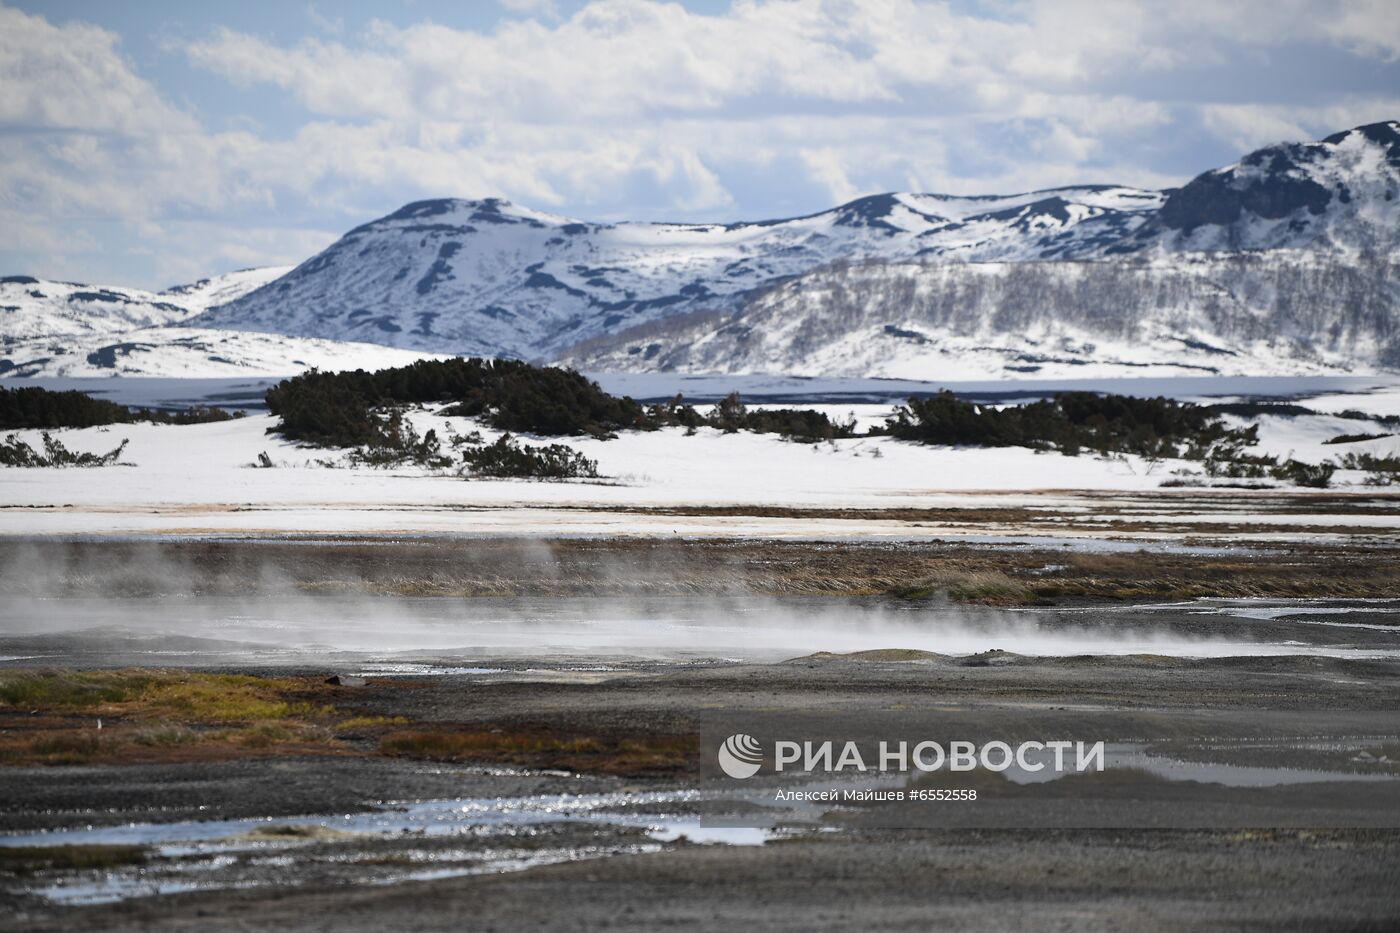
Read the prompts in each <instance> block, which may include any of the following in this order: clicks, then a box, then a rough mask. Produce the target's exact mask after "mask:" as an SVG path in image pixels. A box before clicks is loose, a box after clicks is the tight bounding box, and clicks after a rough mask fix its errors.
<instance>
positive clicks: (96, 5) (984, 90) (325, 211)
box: [0, 0, 1400, 287]
mask: <svg viewBox="0 0 1400 933" xmlns="http://www.w3.org/2000/svg"><path fill="white" fill-rule="evenodd" d="M1397 117H1400V3H1395V2H1393V0H1268V2H1258V0H1240V2H1234V3H1228V4H1225V3H1219V2H1217V0H1175V2H1158V0H1112V2H1103V0H1094V2H1088V0H984V2H972V0H968V2H954V3H942V2H922V0H744V2H735V3H730V2H727V0H705V2H698V0H697V2H687V3H684V4H662V3H655V2H650V0H593V2H584V0H553V2H551V0H501V2H474V3H462V2H434V0H412V2H410V0H404V2H398V3H386V2H376V3H368V2H337V3H330V2H320V3H302V2H298V0H284V2H280V3H268V2H262V0H242V2H240V3H237V4H210V3H198V4H196V3H190V2H188V0H186V2H167V0H150V2H144V3H143V2H135V0H133V2H123V3H113V2H102V0H50V2H11V3H8V4H5V3H4V2H3V0H0V272H4V273H29V274H35V275H40V276H46V277H53V278H63V279H70V280H77V281H87V282H95V283H103V284H125V285H141V286H147V287H163V286H166V285H170V284H174V283H176V282H180V281H186V280H190V279H193V278H197V277H199V276H202V275H206V274H211V273H216V272H222V271H228V270H231V269H235V268H240V267H245V266H249V265H266V264H279V263H293V262H298V261H300V260H302V259H305V258H306V257H308V256H310V255H311V254H313V253H314V252H316V251H317V250H319V249H321V248H323V247H324V246H326V245H328V244H329V243H330V242H331V241H332V240H333V239H334V238H335V237H336V236H338V235H339V234H340V233H342V232H343V231H345V230H347V229H349V228H350V227H352V226H355V225H357V224H359V223H362V222H364V221H366V220H369V219H372V218H374V217H377V216H380V215H382V214H385V213H387V212H389V211H391V210H393V209H394V208H396V207H398V206H399V205H400V204H402V203H404V202H406V201H409V200H413V199H417V198H423V197H441V196H460V197H484V196H490V195H500V196H505V197H508V198H510V199H512V200H515V201H517V202H519V203H522V204H528V205H530V206H532V207H536V208H539V209H543V210H550V211H554V212H557V213H561V214H568V215H572V216H577V217H582V218H586V219H592V220H612V219H623V218H630V219H642V220H663V219H666V220H672V219H674V220H722V221H729V220H736V219H759V218H767V217H774V216H787V215H794V214H803V213H809V212H812V211H816V210H820V209H822V208H825V207H828V206H830V205H832V204H835V203H838V202H840V201H843V200H848V199H850V198H852V197H856V196H859V195H862V194H869V193H873V192H877V191H889V190H923V191H946V192H955V193H992V192H999V193H1006V192H1012V191H1019V190H1028V189H1032V188H1040V187H1050V186H1055V185H1065V184H1073V183H1079V182H1115V183H1121V184H1132V185H1141V186H1144V187H1166V186H1171V185H1176V184H1180V183H1181V182H1182V181H1184V180H1186V179H1188V178H1189V177H1191V176H1192V175H1194V174H1196V173H1197V172H1199V171H1201V170H1204V169H1206V168H1210V167H1213V166H1217V165H1221V164H1227V163H1229V162H1232V161H1234V160H1235V159H1236V158H1238V157H1239V156H1240V155H1241V154H1243V153H1244V152H1245V151H1247V150H1248V149H1250V148H1252V147H1257V146H1260V145H1264V144H1267V143H1270V142H1276V141H1280V140H1285V139H1307V138H1316V137H1318V136H1321V135H1325V134H1327V133H1330V132H1333V131H1335V130H1338V129H1343V128H1346V127H1349V126H1353V125H1356V124H1359V123H1364V122H1372V121H1376V120H1382V119H1393V118H1397Z"/></svg>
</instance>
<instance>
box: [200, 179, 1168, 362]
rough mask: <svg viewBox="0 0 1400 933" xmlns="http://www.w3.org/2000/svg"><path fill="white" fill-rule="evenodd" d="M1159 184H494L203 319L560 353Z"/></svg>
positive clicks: (1148, 199) (1146, 196) (1048, 248)
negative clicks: (538, 189) (646, 208)
mask: <svg viewBox="0 0 1400 933" xmlns="http://www.w3.org/2000/svg"><path fill="white" fill-rule="evenodd" d="M1162 201H1163V198H1162V195H1161V194H1159V193H1158V192H1153V191H1139V190H1136V189H1131V188H1113V187H1087V188H1065V189H1060V190H1056V191H1039V192H1033V193H1030V194H1021V195H1014V196H1011V197H985V198H966V197H948V196H944V195H926V194H882V195H874V196H871V197H867V198H862V199H860V200H858V201H853V202H851V203H850V204H845V205H842V206H840V207H837V208H833V209H831V210H828V211H823V212H822V213H820V214H814V215H812V216H809V217H799V218H795V219H791V220H779V221H764V222H760V223H739V224H727V225H722V224H644V223H618V224H593V223H585V222H583V221H578V220H572V219H570V218H567V217H558V216H555V215H552V214H543V213H540V212H538V211H533V210H530V209H528V208H523V207H518V206H516V205H513V204H511V203H509V202H507V201H501V200H496V199H488V200H484V201H459V200H440V201H420V202H417V203H414V204H409V205H407V206H406V207H404V208H402V209H400V210H398V211H395V212H394V213H392V214H390V215H389V216H387V217H384V218H381V219H380V220H376V221H373V222H372V223H368V224H365V225H364V226H362V227H357V228H356V229H354V230H352V231H350V232H349V233H347V234H346V235H345V236H344V237H342V238H341V239H340V240H339V241H337V242H336V243H334V244H333V245H332V246H330V247H329V248H328V249H326V250H325V251H324V252H322V253H320V254H319V255H317V256H315V257H313V258H312V259H310V260H308V261H307V262H305V263H302V264H301V265H300V266H298V267H297V268H296V269H294V270H293V271H292V272H291V273H289V274H288V275H286V276H284V277H283V278H281V279H279V280H277V281H276V282H272V283H270V284H268V285H266V286H264V287H263V288H260V289H258V290H256V291H253V292H251V293H250V294H248V295H246V296H245V297H243V298H241V299H238V300H236V301H233V302H231V303H229V304H227V305H224V306H223V307H220V308H216V309H213V310H212V311H210V312H208V313H206V314H204V315H201V316H200V318H199V319H198V321H197V322H196V323H198V324H199V325H200V326H206V327H234V328H238V329H247V330H265V331H270V332H278V333H290V334H303V335H312V336H318V337H330V338H335V339H342V340H371V341H374V342H376V343H384V344H389V345H392V346H401V347H415V348H420V349H427V350H447V351H453V352H459V353H464V354H485V355H494V354H505V355H513V356H523V357H527V358H537V357H547V356H550V355H552V354H554V353H556V352H557V351H559V350H561V349H563V348H564V347H567V346H569V345H572V344H574V343H577V342H578V341H580V340H585V339H588V338H590V337H596V336H598V335H600V334H605V333H608V332H610V331H616V330H618V329H622V328H627V327H632V326H635V325H637V324H640V323H643V322H646V321H651V320H655V319H657V318H660V317H664V316H667V315H671V314H675V313H677V312H683V311H688V310H693V309H695V308H702V307H704V308H712V307H716V306H722V305H724V304H726V303H727V302H730V301H732V300H733V299H734V298H735V297H736V296H739V295H742V294H744V293H747V292H750V291H752V290H754V289H756V288H760V287H762V286H765V285H767V284H769V283H771V282H774V281H777V280H780V279H782V278H785V277H788V276H792V275H797V274H800V273H803V272H806V271H809V270H811V269H813V268H816V267H818V266H821V265H824V264H826V263H829V262H832V261H834V260H839V259H850V258H857V259H858V258H874V257H880V258H912V257H916V256H939V257H947V258H957V259H965V260H988V259H1005V260H1013V261H1014V260H1023V259H1034V258H1051V257H1054V258H1059V257H1071V256H1080V255H1088V254H1090V253H1092V252H1094V251H1095V250H1097V249H1100V248H1102V247H1103V246H1104V245H1105V244H1108V243H1112V242H1117V241H1118V240H1120V239H1121V238H1122V237H1123V236H1124V235H1125V234H1127V233H1129V232H1131V231H1133V230H1135V229H1136V228H1137V227H1138V226H1140V225H1141V224H1142V223H1144V222H1146V220H1147V219H1148V218H1149V216H1151V215H1152V214H1153V213H1154V212H1155V211H1156V210H1157V209H1158V208H1159V207H1160V206H1161V204H1162Z"/></svg>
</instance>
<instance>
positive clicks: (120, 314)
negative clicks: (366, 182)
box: [0, 266, 288, 346]
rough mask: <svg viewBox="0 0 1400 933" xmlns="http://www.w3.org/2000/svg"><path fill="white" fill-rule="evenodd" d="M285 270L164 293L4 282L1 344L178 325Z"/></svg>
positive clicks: (24, 278) (20, 279) (235, 275)
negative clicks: (37, 338) (63, 335)
mask: <svg viewBox="0 0 1400 933" xmlns="http://www.w3.org/2000/svg"><path fill="white" fill-rule="evenodd" d="M287 271H288V269H287V267H285V266H275V267H270V268H266V269H244V270H242V271H239V272H230V273H228V274H227V275H219V276H214V277H213V278H208V279H201V280H200V281H198V282H195V283H194V284H192V285H178V286H176V287H174V288H170V289H166V290H165V291H163V292H148V291H143V290H141V289H137V288H115V287H109V286H102V285H82V284H79V283H76V282H52V281H48V280H46V279H36V278H34V277H33V276H28V275H9V276H5V277H3V278H0V339H3V341H4V344H5V345H6V346H8V345H10V344H11V343H14V342H16V341H20V340H26V339H29V338H33V337H55V336H58V335H62V334H75V335H76V334H100V333H114V332H119V331H124V330H130V329H132V328H135V327H150V326H159V325H165V324H175V323H179V322H181V321H184V320H186V319H187V318H189V317H192V316H193V315H195V314H197V313H199V312H200V311H203V310H204V309H205V308H208V307H210V306H211V305H216V304H221V303H224V302H228V301H232V300H234V299H235V298H238V297H240V296H242V295H245V294H247V293H248V292H250V291H252V290H253V289H255V288H258V287H260V286H262V285H264V284H266V283H268V282H271V281H272V280H273V279H276V278H278V277H279V276H282V275H284V274H286V272H287Z"/></svg>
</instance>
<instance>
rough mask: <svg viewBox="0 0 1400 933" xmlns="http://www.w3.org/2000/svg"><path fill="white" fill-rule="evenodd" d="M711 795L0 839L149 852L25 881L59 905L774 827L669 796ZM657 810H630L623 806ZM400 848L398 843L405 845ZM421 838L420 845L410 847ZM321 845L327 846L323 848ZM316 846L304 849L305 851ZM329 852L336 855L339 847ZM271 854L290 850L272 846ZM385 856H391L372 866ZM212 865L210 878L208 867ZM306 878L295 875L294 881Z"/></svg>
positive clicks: (478, 863)
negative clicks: (716, 821)
mask: <svg viewBox="0 0 1400 933" xmlns="http://www.w3.org/2000/svg"><path fill="white" fill-rule="evenodd" d="M717 796H718V795H716V794H713V793H710V794H702V793H701V792H700V791H696V790H690V789H684V790H675V791H657V792H648V793H615V794H585V795H572V794H562V795H542V796H532V797H511V798H464V799H449V800H424V801H412V802H398V803H385V804H382V805H380V806H379V807H378V808H376V809H374V810H372V811H369V812H365V813H347V814H343V815H337V816H306V817H295V818H290V819H272V818H254V819H240V820H205V821H186V822H175V823H134V824H129V825H125V826H110V827H97V828H90V829H89V828H84V829H71V830H57V831H49V832H40V833H27V834H11V835H6V836H0V846H64V845H143V846H148V847H150V850H151V855H152V859H151V861H150V862H149V863H147V864H146V865H144V866H140V867H134V868H129V869H120V870H116V871H112V872H110V873H108V874H106V875H103V876H101V877H98V878H96V879H93V878H91V877H90V876H88V875H84V876H82V877H77V878H74V877H67V878H59V879H57V880H56V881H54V882H52V883H49V884H43V885H40V886H38V887H35V888H32V889H30V893H34V894H38V895H39V896H41V897H44V898H46V899H47V900H50V901H53V902H55V903H62V904H100V903H110V902H113V901H118V900H123V899H126V898H134V897H152V896H161V895H168V894H178V893H182V892H187V891H195V890H213V889H230V888H241V887H259V886H275V885H285V884H287V875H288V872H287V869H288V868H294V869H295V870H296V872H297V875H298V876H299V878H300V877H301V876H304V875H305V874H306V873H307V872H308V866H309V865H310V866H313V867H312V868H311V869H310V873H311V875H313V876H317V875H318V874H319V875H320V876H326V875H329V876H332V877H335V878H340V879H345V878H347V877H348V878H350V879H352V880H353V882H354V883H368V884H398V883H401V882H404V881H411V880H427V879H432V878H448V877H456V876H462V875H470V874H482V873H491V872H505V871H520V870H523V869H526V868H532V867H535V866H538V865H546V864H556V863H558V862H565V861H576V860H579V859H584V858H597V857H601V856H603V855H613V854H620V853H624V852H644V851H654V850H659V849H660V845H659V844H660V843H666V842H675V841H677V840H680V839H685V840H688V841H690V842H692V843H696V844H719V845H744V846H748V845H762V844H763V843H764V842H766V841H768V839H770V838H772V836H773V834H774V833H773V830H771V829H768V828H761V827H755V826H745V827H711V826H706V825H702V822H701V821H700V820H698V819H697V818H695V817H694V816H691V815H687V814H685V813H684V812H682V813H680V814H674V815H672V814H666V813H665V812H664V810H665V808H666V807H667V806H668V805H675V806H676V807H677V808H678V809H679V810H682V811H684V810H685V809H686V807H685V806H684V805H685V804H687V803H691V802H694V801H699V800H702V799H715V798H716V797H717ZM634 807H645V808H647V809H649V810H657V809H660V810H662V811H663V812H661V813H654V812H653V813H637V812H635V811H634V810H632V809H631V808H634ZM572 823H584V824H592V825H594V826H596V827H598V828H599V829H605V828H606V829H633V830H640V831H641V833H642V834H643V837H644V838H647V839H651V840H653V842H654V844H653V843H642V842H637V841H635V837H634V838H633V839H631V840H623V841H618V842H617V843H615V844H597V845H584V846H568V847H544V848H541V849H522V848H519V847H514V848H502V847H494V846H490V845H489V842H490V841H491V840H493V839H507V840H529V839H532V838H537V837H539V836H540V834H541V832H542V831H544V830H547V829H550V828H555V827H559V826H561V825H562V824H572ZM454 836H460V837H462V838H463V839H464V840H469V841H471V842H478V843H483V844H487V845H484V847H478V848H472V847H470V846H468V847H464V848H461V849H447V850H443V849H440V848H432V847H427V846H429V843H430V841H431V840H436V839H444V838H451V837H454ZM376 842H392V843H396V844H397V845H396V847H395V848H394V849H393V851H392V857H391V858H387V857H381V858H380V859H379V860H376V857H375V853H374V852H372V851H370V850H369V847H370V846H371V845H372V844H374V843H376ZM405 846H406V847H407V849H406V850H405V848H404V847H405ZM415 846H423V847H425V848H414V847H415ZM327 848H329V849H330V850H331V853H330V854H327V853H326V852H325V851H323V850H325V849H327ZM312 850H314V853H313V854H312V855H310V856H307V855H305V854H304V853H306V852H310V851H312ZM337 850H339V851H338V854H337ZM276 853H290V854H287V855H278V854H276ZM382 863H389V864H382ZM215 873H219V877H206V876H207V875H213V874H215ZM302 883H304V882H302Z"/></svg>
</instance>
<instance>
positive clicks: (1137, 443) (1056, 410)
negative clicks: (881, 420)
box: [885, 390, 1258, 459]
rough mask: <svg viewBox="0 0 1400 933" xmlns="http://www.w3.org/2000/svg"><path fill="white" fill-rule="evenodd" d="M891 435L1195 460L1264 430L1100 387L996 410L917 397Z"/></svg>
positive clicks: (1237, 446) (1243, 443)
mask: <svg viewBox="0 0 1400 933" xmlns="http://www.w3.org/2000/svg"><path fill="white" fill-rule="evenodd" d="M885 432H886V433H888V434H890V435H892V436H894V437H897V438H901V439H903V440H911V441H920V442H922V443H925V444H965V445H971V446H978V447H1012V446H1016V447H1032V448H1040V449H1047V450H1051V449H1053V450H1059V451H1061V452H1063V453H1067V454H1078V453H1080V452H1081V451H1082V450H1092V451H1097V452H1099V453H1110V452H1115V453H1129V454H1138V455H1140V456H1143V457H1158V458H1165V457H1189V458H1193V459H1201V458H1204V457H1205V456H1207V455H1208V454H1210V453H1211V452H1217V453H1219V452H1227V451H1228V452H1237V451H1239V450H1242V449H1243V448H1245V447H1248V446H1251V445H1252V444H1254V443H1255V442H1256V441H1257V438H1258V429H1257V428H1256V427H1253V426H1251V427H1249V428H1240V429H1237V428H1231V427H1230V426H1229V425H1227V424H1226V423H1225V422H1224V421H1222V420H1221V419H1220V418H1219V417H1217V416H1215V415H1214V414H1212V413H1211V412H1210V411H1209V410H1207V409H1205V408H1202V407H1201V406H1199V405H1193V404H1191V403H1189V402H1177V401H1174V400H1172V399H1166V398H1132V397H1129V396H1124V395H1099V394H1097V393H1094V392H1064V393H1061V394H1059V395H1056V396H1054V397H1053V398H1049V399H1043V400H1041V401H1037V402H1030V403H1028V404H1025V405H1014V406H1008V407H1005V408H995V407H992V406H989V405H978V404H976V403H973V402H967V401H964V400H962V399H959V398H957V397H956V396H954V395H953V393H951V392H948V391H946V390H945V391H943V392H940V393H939V394H938V395H935V396H931V397H928V398H911V399H910V400H909V402H908V404H907V405H904V406H902V407H901V408H899V409H898V410H897V411H896V412H895V414H894V417H892V418H890V419H889V420H888V421H887V422H886V425H885Z"/></svg>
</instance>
